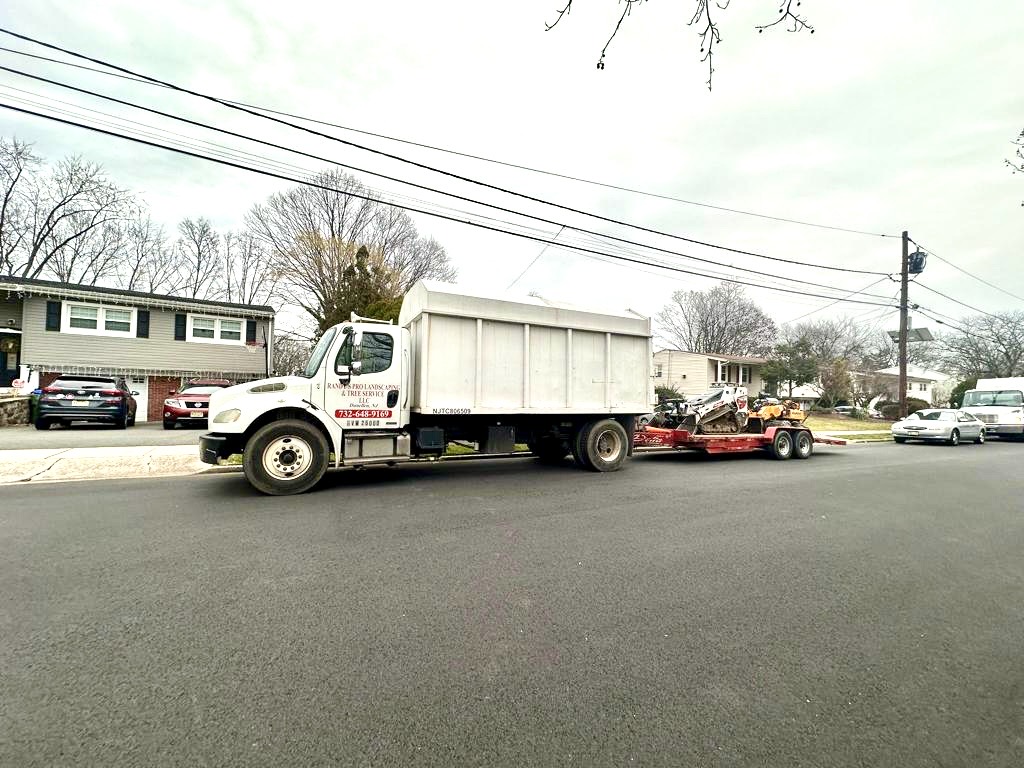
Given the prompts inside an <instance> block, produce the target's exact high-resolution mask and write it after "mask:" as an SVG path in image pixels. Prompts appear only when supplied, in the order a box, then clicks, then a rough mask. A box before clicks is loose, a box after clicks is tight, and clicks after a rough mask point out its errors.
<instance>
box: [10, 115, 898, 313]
mask: <svg viewBox="0 0 1024 768" xmlns="http://www.w3.org/2000/svg"><path fill="white" fill-rule="evenodd" d="M0 108H3V109H8V110H11V111H12V112H19V113H21V114H26V115H32V116H34V117H38V118H42V119H44V120H50V121H52V122H56V123H61V124H63V125H70V126H74V127H76V128H82V129H84V130H88V131H92V132H94V133H99V134H102V135H105V136H111V137H114V138H119V139H123V140H125V141H130V142H133V143H136V144H142V145H144V146H149V147H154V148H156V149H162V150H165V151H167V152H173V153H175V154H179V155H184V156H186V157H193V158H196V159H199V160H206V161H207V162H211V163H216V164H218V165H223V166H226V167H229V168H236V169H238V170H242V171H248V172H251V173H257V174H260V175H262V176H267V177H270V178H275V179H280V180H282V181H288V182H291V183H293V184H301V185H303V186H308V187H313V188H316V189H321V190H325V191H328V192H336V193H339V194H345V195H347V196H349V197H353V198H355V199H357V200H368V201H376V202H383V204H384V205H388V206H390V207H395V208H402V209H404V210H407V211H411V212H413V213H419V214H423V215H425V216H432V217H434V218H438V219H441V220H444V221H451V222H455V223H459V224H466V225H469V226H472V227H477V228H478V229H483V230H488V231H491V232H498V233H501V234H506V235H512V236H514V237H518V238H521V239H524V240H532V241H534V242H539V243H549V244H550V243H552V242H553V241H551V240H548V239H545V238H543V237H539V236H536V235H529V234H525V233H520V232H512V231H510V230H505V229H501V228H500V227H496V226H492V225H488V224H482V223H479V222H473V221H467V220H462V219H458V218H456V217H455V216H449V215H446V214H441V213H436V212H432V211H426V210H423V209H419V208H412V207H410V206H398V205H395V204H394V203H389V202H387V201H379V200H376V199H375V198H373V197H371V196H369V195H361V194H358V193H355V192H351V191H344V190H339V189H336V188H334V187H330V186H328V185H326V184H321V183H318V182H316V181H314V180H304V179H298V178H295V177H292V176H287V175H285V174H283V173H278V172H275V171H270V170H263V169H257V168H252V167H250V166H247V165H243V164H242V163H238V162H234V161H231V160H225V159H221V158H216V157H209V156H207V155H203V154H200V153H197V152H192V151H190V150H186V149H179V148H177V147H169V146H165V145H162V144H159V143H156V142H153V141H149V140H148V139H142V138H138V137H135V136H129V135H126V134H122V133H117V132H116V131H111V130H107V129H106V128H99V127H96V126H92V125H86V124H84V123H79V122H76V121H74V120H68V119H66V118H62V117H55V116H53V115H47V114H43V113H41V112H35V111H33V110H30V109H25V108H23V107H16V106H13V105H11V104H7V103H4V102H0ZM560 247H567V248H571V249H572V250H574V251H579V252H581V253H590V254H594V255H597V256H605V257H607V258H610V259H616V260H618V261H624V262H629V263H634V264H641V265H647V266H651V263H650V262H647V261H642V260H640V259H633V258H630V257H628V256H623V255H621V254H613V253H606V252H603V251H597V250H594V249H590V248H583V247H581V246H560ZM657 266H660V268H661V269H665V270H669V271H671V272H679V273H682V274H688V275H694V276H696V277H709V275H706V274H704V273H701V272H696V271H694V270H688V269H683V268H682V267H674V266H668V265H657ZM717 279H719V280H722V281H723V282H727V283H735V284H737V285H747V286H751V287H754V288H764V289H765V290H770V291H778V292H781V293H792V294H795V295H800V296H813V297H815V298H820V299H834V298H835V296H828V295H825V294H820V293H810V292H807V291H797V290H794V289H791V288H775V287H772V286H767V285H764V284H763V283H753V282H750V281H746V280H739V279H736V278H717ZM843 301H846V302H849V303H852V304H864V305H867V306H887V305H885V304H879V303H877V302H872V301H864V300H862V299H843Z"/></svg>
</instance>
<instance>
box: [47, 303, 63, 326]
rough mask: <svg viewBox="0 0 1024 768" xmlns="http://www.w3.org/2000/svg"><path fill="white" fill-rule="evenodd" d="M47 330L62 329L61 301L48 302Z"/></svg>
mask: <svg viewBox="0 0 1024 768" xmlns="http://www.w3.org/2000/svg"><path fill="white" fill-rule="evenodd" d="M46 330H48V331H59V330H60V302H59V301H48V302H46Z"/></svg>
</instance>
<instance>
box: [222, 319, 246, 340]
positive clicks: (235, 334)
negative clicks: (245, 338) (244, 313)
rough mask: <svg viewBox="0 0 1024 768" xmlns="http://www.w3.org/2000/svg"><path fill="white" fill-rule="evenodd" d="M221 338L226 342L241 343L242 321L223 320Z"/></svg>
mask: <svg viewBox="0 0 1024 768" xmlns="http://www.w3.org/2000/svg"><path fill="white" fill-rule="evenodd" d="M220 338H221V339H223V340H224V341H241V340H242V321H241V320H221V321H220Z"/></svg>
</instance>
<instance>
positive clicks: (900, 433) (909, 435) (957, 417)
mask: <svg viewBox="0 0 1024 768" xmlns="http://www.w3.org/2000/svg"><path fill="white" fill-rule="evenodd" d="M892 439H893V440H895V441H896V442H897V443H905V442H907V440H940V441H942V442H944V443H946V444H948V445H960V443H961V442H962V441H964V440H971V441H973V442H975V443H984V442H985V425H984V424H983V423H981V422H980V421H978V420H977V419H976V418H974V417H973V416H971V414H969V413H967V412H966V411H957V410H953V409H951V408H933V409H931V410H926V411H918V412H917V413H912V414H910V415H909V416H907V418H905V419H902V420H901V421H897V422H896V423H895V424H893V425H892Z"/></svg>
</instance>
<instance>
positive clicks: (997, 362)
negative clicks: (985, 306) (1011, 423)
mask: <svg viewBox="0 0 1024 768" xmlns="http://www.w3.org/2000/svg"><path fill="white" fill-rule="evenodd" d="M959 327H960V330H956V331H950V332H949V333H946V334H943V335H942V336H941V337H940V339H939V344H940V346H941V349H942V358H943V362H944V364H945V368H946V370H947V371H948V372H950V373H956V374H959V375H960V376H961V377H963V378H980V377H995V378H999V377H1004V376H1024V312H1000V313H997V314H994V315H978V316H976V317H970V318H966V319H964V320H962V321H961V322H960V324H959Z"/></svg>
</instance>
